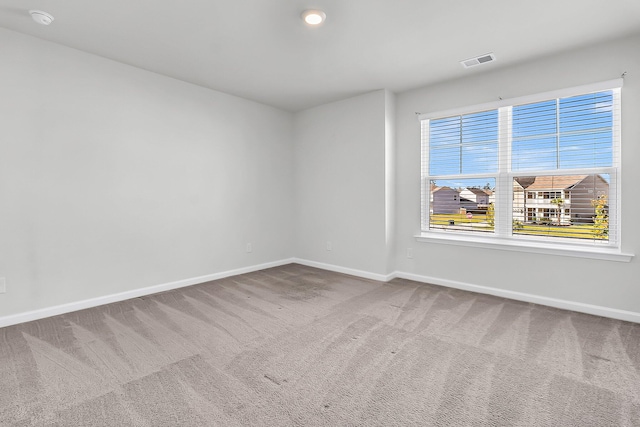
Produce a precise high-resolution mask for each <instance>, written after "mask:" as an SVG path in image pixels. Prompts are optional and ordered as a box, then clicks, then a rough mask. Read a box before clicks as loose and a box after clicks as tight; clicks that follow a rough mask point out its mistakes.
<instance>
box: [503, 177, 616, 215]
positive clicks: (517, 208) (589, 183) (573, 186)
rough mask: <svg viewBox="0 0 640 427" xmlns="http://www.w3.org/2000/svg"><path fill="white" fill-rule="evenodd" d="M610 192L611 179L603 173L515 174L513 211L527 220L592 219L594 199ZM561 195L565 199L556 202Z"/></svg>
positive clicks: (561, 198)
mask: <svg viewBox="0 0 640 427" xmlns="http://www.w3.org/2000/svg"><path fill="white" fill-rule="evenodd" d="M520 188H521V189H520ZM608 194H609V183H608V182H607V181H605V180H604V178H602V177H601V176H600V175H564V176H537V177H524V178H515V180H514V205H513V206H514V214H513V215H514V219H518V220H520V221H522V220H524V221H526V222H550V223H557V224H571V223H572V222H591V221H592V220H593V216H594V214H595V210H594V207H593V205H592V204H591V202H592V200H594V199H597V198H598V197H599V196H602V195H608ZM557 199H560V200H562V202H561V203H559V204H558V203H554V202H552V201H553V200H557Z"/></svg>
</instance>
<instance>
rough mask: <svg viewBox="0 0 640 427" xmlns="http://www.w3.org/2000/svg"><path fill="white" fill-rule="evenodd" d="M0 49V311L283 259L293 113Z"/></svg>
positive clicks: (35, 43) (75, 55) (47, 50)
mask: <svg viewBox="0 0 640 427" xmlns="http://www.w3.org/2000/svg"><path fill="white" fill-rule="evenodd" d="M0 46H1V49H0V50H1V51H2V56H1V59H0V62H1V66H0V124H1V125H0V132H1V133H2V136H1V138H0V277H6V279H7V293H6V294H0V317H2V316H8V315H11V314H14V313H21V312H25V311H28V310H35V309H39V308H43V307H51V306H55V305H58V304H63V303H68V302H74V301H81V300H84V299H89V298H95V297H100V296H103V295H109V294H114V293H118V292H124V291H128V290H132V289H137V288H143V287H146V286H152V285H158V284H163V283H167V282H172V281H176V280H183V279H188V278H192V277H196V276H201V275H208V274H212V273H216V272H222V271H227V270H231V269H236V268H240V267H245V266H252V265H256V264H261V263H265V262H270V261H275V260H280V259H284V258H290V257H292V256H293V250H292V248H293V241H292V227H291V223H292V221H293V217H292V213H291V212H292V195H293V186H292V178H293V162H292V161H293V158H292V155H293V154H292V151H293V150H292V140H291V135H292V124H293V116H292V114H290V113H287V112H284V111H281V110H278V109H276V108H272V107H268V106H265V105H261V104H258V103H255V102H251V101H247V100H244V99H240V98H237V97H233V96H229V95H225V94H222V93H219V92H214V91H211V90H207V89H203V88H200V87H197V86H194V85H190V84H187V83H183V82H180V81H177V80H174V79H170V78H167V77H163V76H160V75H157V74H154V73H150V72H147V71H143V70H140V69H136V68H133V67H129V66H126V65H123V64H119V63H116V62H113V61H109V60H106V59H102V58H99V57H96V56H92V55H89V54H85V53H82V52H80V51H76V50H73V49H69V48H66V47H62V46H60V45H56V44H53V43H49V42H45V41H42V40H39V39H35V38H32V37H29V36H25V35H21V34H19V33H15V32H11V31H8V30H4V29H0ZM248 242H251V243H252V244H253V252H252V253H246V252H245V244H246V243H248Z"/></svg>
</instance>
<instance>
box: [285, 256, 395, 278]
mask: <svg viewBox="0 0 640 427" xmlns="http://www.w3.org/2000/svg"><path fill="white" fill-rule="evenodd" d="M293 262H295V263H296V264H302V265H306V266H308V267H316V268H321V269H322V270H329V271H335V272H336V273H343V274H349V275H351V276H357V277H363V278H365V279H371V280H377V281H379V282H388V281H389V280H391V279H393V278H394V277H395V276H394V275H393V274H387V275H384V274H378V273H370V272H368V271H363V270H356V269H353V268H348V267H341V266H339V265H333V264H325V263H323V262H317V261H309V260H308V259H300V258H294V259H293Z"/></svg>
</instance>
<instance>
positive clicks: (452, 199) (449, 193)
mask: <svg viewBox="0 0 640 427" xmlns="http://www.w3.org/2000/svg"><path fill="white" fill-rule="evenodd" d="M459 212H460V192H459V191H458V190H456V189H454V188H451V187H435V186H432V187H431V213H434V214H457V213H459Z"/></svg>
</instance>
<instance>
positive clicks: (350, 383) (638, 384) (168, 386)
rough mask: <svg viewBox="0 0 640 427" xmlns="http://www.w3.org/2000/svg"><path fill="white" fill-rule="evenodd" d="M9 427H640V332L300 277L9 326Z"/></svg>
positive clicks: (1, 408) (296, 273) (2, 343)
mask: <svg viewBox="0 0 640 427" xmlns="http://www.w3.org/2000/svg"><path fill="white" fill-rule="evenodd" d="M0 380H1V382H2V383H1V387H0V425H2V426H8V425H16V426H23V425H47V426H48V425H58V426H94V425H109V426H128V425H135V426H179V425H185V426H191V425H193V426H196V425H197V426H212V425H219V426H248V425H251V426H291V425H296V426H318V425H323V426H369V425H372V426H373V425H379V426H410V425H416V426H418V425H419V426H430V425H433V426H464V425H474V426H480V425H501V426H512V425H523V426H619V425H627V426H631V425H640V325H636V324H632V323H626V322H621V321H615V320H610V319H604V318H600V317H595V316H590V315H585V314H578V313H573V312H568V311H562V310H556V309H551V308H546V307H542V306H537V305H533V304H526V303H520V302H515V301H510V300H505V299H501V298H495V297H490V296H485V295H479V294H474V293H469V292H463V291H457V290H452V289H446V288H442V287H438V286H431V285H424V284H419V283H416V282H411V281H407V280H399V279H397V280H393V281H392V282H390V283H380V282H375V281H370V280H365V279H359V278H355V277H351V276H345V275H341V274H337V273H330V272H326V271H321V270H317V269H313V268H309V267H303V266H300V265H295V264H294V265H288V266H284V267H278V268H273V269H269V270H264V271H260V272H256V273H251V274H245V275H242V276H236V277H233V278H229V279H224V280H219V281H214V282H210V283H206V284H202V285H197V286H192V287H189V288H184V289H181V290H177V291H172V292H166V293H163V294H158V295H153V296H149V297H144V298H137V299H134V300H130V301H126V302H122V303H116V304H111V305H107V306H103V307H98V308H94V309H90V310H84V311H80V312H76V313H70V314H67V315H63V316H58V317H53V318H49V319H45V320H40V321H36V322H31V323H26V324H22V325H17V326H12V327H8V328H3V329H0Z"/></svg>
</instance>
